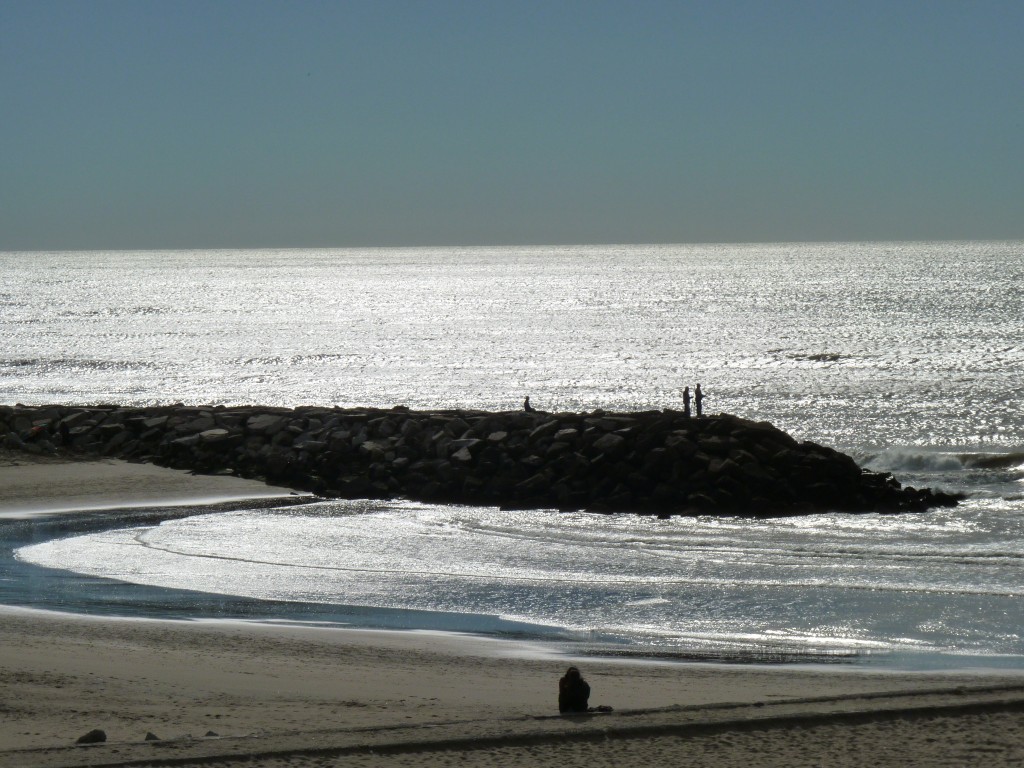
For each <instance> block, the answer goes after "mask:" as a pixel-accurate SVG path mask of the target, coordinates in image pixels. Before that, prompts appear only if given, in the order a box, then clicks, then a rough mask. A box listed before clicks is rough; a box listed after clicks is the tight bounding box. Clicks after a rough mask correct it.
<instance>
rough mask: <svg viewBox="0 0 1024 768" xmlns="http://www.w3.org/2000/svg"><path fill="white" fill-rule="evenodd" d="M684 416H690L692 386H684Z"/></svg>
mask: <svg viewBox="0 0 1024 768" xmlns="http://www.w3.org/2000/svg"><path fill="white" fill-rule="evenodd" d="M683 416H685V417H686V418H690V388H689V387H684V388H683Z"/></svg>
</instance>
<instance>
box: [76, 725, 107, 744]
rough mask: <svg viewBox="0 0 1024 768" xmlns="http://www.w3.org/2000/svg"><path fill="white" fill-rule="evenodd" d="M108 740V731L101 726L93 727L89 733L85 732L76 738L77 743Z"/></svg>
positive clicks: (94, 742) (100, 742)
mask: <svg viewBox="0 0 1024 768" xmlns="http://www.w3.org/2000/svg"><path fill="white" fill-rule="evenodd" d="M106 740H107V733H106V731H103V730H101V729H99V728H93V729H92V730H91V731H89V732H88V733H84V734H82V735H81V736H79V737H78V738H77V739H76V740H75V743H76V744H102V743H103V742H105V741H106Z"/></svg>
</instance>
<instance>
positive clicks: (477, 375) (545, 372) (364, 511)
mask: <svg viewBox="0 0 1024 768" xmlns="http://www.w3.org/2000/svg"><path fill="white" fill-rule="evenodd" d="M0 274H2V275H3V277H4V282H3V285H4V286H5V288H4V289H3V290H2V291H0V307H2V308H3V313H2V314H0V338H2V339H3V341H4V345H3V353H0V400H2V401H4V402H10V403H13V402H24V403H29V404H40V403H46V402H65V403H95V402H120V403H125V404H153V403H173V402H185V403H192V404H240V403H259V404H262V405H286V406H295V405H300V404H318V405H341V406H377V407H391V406H394V405H399V404H401V405H408V406H410V407H413V408H435V407H448V408H458V407H466V408H481V409H494V410H503V409H508V408H511V407H515V406H516V405H517V404H518V403H520V402H521V401H522V397H523V396H525V395H526V394H530V395H531V396H532V400H533V402H534V403H535V404H536V405H538V406H539V407H541V408H543V409H548V410H590V409H593V408H596V407H601V408H605V409H608V410H624V411H629V410H647V409H654V408H662V407H673V408H678V407H680V405H681V403H680V400H679V397H680V391H681V389H682V387H683V386H685V385H690V386H691V387H692V386H693V384H695V383H696V382H697V381H700V382H702V383H703V384H704V388H705V390H706V391H707V393H708V395H709V399H708V401H707V402H706V403H705V406H706V407H707V408H708V409H709V410H710V411H713V412H718V411H724V412H729V413H734V414H736V415H739V416H742V417H746V418H752V419H757V420H760V419H765V420H768V421H771V422H772V423H774V424H776V425H777V426H779V427H781V428H783V429H785V430H787V431H789V432H791V433H792V434H794V435H795V436H796V437H798V438H799V439H811V440H814V441H815V442H819V443H823V444H826V445H830V446H832V447H835V448H838V449H840V450H843V451H845V452H847V453H850V454H851V455H852V456H853V457H854V458H855V459H857V460H858V461H859V462H860V463H861V464H862V466H866V467H869V468H872V469H876V470H879V471H890V472H893V473H894V474H895V475H896V477H897V478H898V479H899V480H900V481H901V482H903V483H904V484H909V485H916V486H930V487H935V488H939V489H942V490H947V491H954V492H959V493H964V494H965V495H966V496H967V499H966V501H965V503H964V504H962V505H961V506H960V507H958V508H956V509H954V510H935V511H933V512H929V513H927V514H924V515H906V516H901V517H884V516H872V515H864V516H846V515H838V514H834V515H818V516H813V517H805V518H794V519H791V520H781V521H774V520H772V521H769V520H757V519H752V520H732V519H729V518H720V519H710V518H698V519H675V520H669V521H658V520H654V519H651V518H640V517H633V516H629V515H627V516H622V517H610V518H606V517H600V516H581V515H560V514H556V513H547V512H535V513H532V514H530V513H522V512H515V513H512V512H503V511H501V510H497V509H468V508H460V507H447V506H431V505H415V504H406V503H394V504H368V503H363V504H360V503H341V502H331V503H324V504H318V505H313V506H303V507H296V508H290V509H287V510H284V511H268V510H266V509H252V510H247V509H244V508H242V509H234V510H233V511H230V512H221V513H217V514H203V513H202V511H201V510H200V511H198V512H199V513H198V514H194V515H191V516H189V517H176V516H174V515H171V516H169V517H168V518H167V519H165V520H163V522H162V523H161V522H160V521H159V519H158V518H152V519H151V521H150V522H148V523H146V524H144V525H141V526H140V525H137V524H136V523H134V522H132V521H130V520H128V519H126V518H117V517H115V518H109V519H107V520H105V521H103V522H102V523H101V524H98V525H97V527H96V528H94V529H89V530H81V531H74V530H67V531H63V532H60V533H56V534H55V533H54V532H53V530H52V529H46V530H48V532H47V533H46V534H45V536H44V535H42V534H39V536H40V538H37V539H35V540H34V541H28V540H25V541H22V542H21V543H20V544H19V545H18V548H19V555H18V556H19V558H21V559H20V560H18V561H17V563H16V564H13V565H10V566H9V567H10V568H12V569H13V570H12V571H10V573H11V574H13V575H9V576H5V577H4V578H8V579H12V580H13V581H8V582H6V583H7V584H8V585H10V584H14V587H13V589H14V590H15V592H17V591H18V590H21V589H22V588H23V587H24V584H23V583H21V581H23V580H29V581H32V580H35V581H36V582H38V583H42V582H44V581H46V579H50V578H51V577H52V579H53V581H51V582H49V583H50V585H51V586H50V587H48V588H47V590H49V589H50V588H51V587H52V588H53V589H55V590H57V591H56V592H55V593H54V594H61V595H63V597H61V598H58V599H57V603H58V605H57V606H56V607H60V604H59V603H60V601H61V600H63V601H64V605H66V606H69V607H70V606H78V607H77V608H74V609H76V610H78V609H81V610H91V611H107V612H116V611H124V612H126V613H129V614H131V613H136V614H143V613H145V612H146V611H150V610H152V611H154V612H155V613H157V614H159V613H160V612H161V611H171V612H172V613H174V612H180V615H186V614H188V612H189V611H190V610H191V611H194V612H195V613H196V615H223V614H225V613H226V614H231V615H239V616H245V615H246V612H250V613H249V614H248V615H254V614H253V613H252V612H255V614H258V615H259V616H260V617H261V618H266V619H268V620H273V619H276V618H286V619H287V618H296V617H298V618H300V619H302V618H308V617H309V616H316V617H318V618H315V619H312V620H317V621H320V620H325V621H334V620H335V619H337V620H338V621H340V623H348V624H350V625H363V626H409V627H416V626H434V625H435V624H437V623H440V624H443V625H444V628H449V629H456V630H462V631H473V632H485V633H486V632H491V633H496V634H502V633H511V634H513V635H515V634H524V635H528V636H530V637H537V638H540V639H549V640H552V641H555V642H569V643H571V644H573V645H574V646H576V647H593V648H604V649H605V650H606V651H615V652H621V653H634V652H637V653H641V654H647V655H650V656H658V655H662V654H667V655H670V656H674V657H694V658H710V659H722V660H730V661H731V660H750V659H761V660H772V659H777V660H787V661H792V660H794V659H797V660H809V659H820V660H827V661H832V660H841V661H847V660H853V661H867V662H868V663H872V664H875V663H878V664H895V663H898V664H911V665H913V666H927V665H929V664H940V665H941V664H946V663H947V660H953V662H956V661H958V660H959V661H965V660H968V659H974V658H975V657H976V658H978V659H982V660H983V662H984V663H987V664H989V665H995V666H1014V665H1018V664H1019V660H1020V659H1021V658H1024V640H1022V627H1021V624H1020V620H1019V617H1020V616H1021V615H1022V610H1021V609H1022V607H1024V603H1022V601H1024V549H1022V546H1024V545H1022V544H1021V542H1022V541H1024V536H1022V533H1024V531H1022V527H1024V416H1022V414H1021V411H1020V409H1019V403H1020V402H1021V400H1022V397H1024V383H1022V381H1021V379H1020V376H1019V371H1020V370H1021V367H1022V364H1024V292H1022V291H1020V289H1019V286H1020V285H1021V282H1022V280H1024V243H1021V242H1002V243H848V244H773V245H738V246H728V245H720V246H629V247H597V246H594V247H561V248H481V249H473V248H469V249H365V250H348V251H258V252H240V251H239V252H200V251H189V252H173V253H159V254H156V253H62V254H61V253H58V254H30V255H24V254H0ZM186 275H187V276H188V278H187V279H186V277H185V276H186ZM35 530H36V531H37V533H38V532H39V531H42V530H44V529H43V528H37V529H35ZM4 535H6V534H4ZM34 535H36V534H30V536H34ZM54 538H55V540H51V539H54ZM23 545H24V546H23ZM29 561H32V562H34V563H36V564H35V565H32V564H30V562H29ZM46 569H53V570H46ZM44 574H46V576H45V578H44ZM129 582H130V583H129ZM58 583H60V584H62V585H63V586H61V587H60V588H59V590H58V589H57V587H56V586H55V585H57V584H58ZM85 585H88V594H89V595H90V597H88V598H84V597H82V595H83V594H84V592H83V590H85V589H86V586H85ZM43 591H46V590H43ZM7 594H12V593H11V592H7ZM37 594H41V592H39V591H37ZM190 605H191V606H192V607H191V608H189V607H188V606H190ZM168 606H176V607H171V608H169V607H168ZM218 612H220V613H218ZM332 612H333V614H332ZM331 615H333V616H335V619H332V618H329V617H330V616H331ZM324 617H328V618H324ZM338 617H340V618H338ZM389 622H390V623H389ZM907 659H909V660H910V661H907ZM985 660H987V662H986V661H985ZM971 663H974V662H973V661H972V662H971ZM979 663H980V662H979Z"/></svg>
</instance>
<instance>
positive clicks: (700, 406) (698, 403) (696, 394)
mask: <svg viewBox="0 0 1024 768" xmlns="http://www.w3.org/2000/svg"><path fill="white" fill-rule="evenodd" d="M693 404H694V406H695V407H696V408H697V418H698V419H699V418H700V417H701V416H703V415H704V393H703V392H701V391H700V384H698V385H697V388H696V389H695V390H693Z"/></svg>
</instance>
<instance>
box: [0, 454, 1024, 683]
mask: <svg viewBox="0 0 1024 768" xmlns="http://www.w3.org/2000/svg"><path fill="white" fill-rule="evenodd" d="M58 469H59V473H60V475H59V477H57V476H56V475H55V472H57V471H58ZM28 493H33V494H35V496H34V497H33V504H32V505H26V503H25V500H26V497H27V494H28ZM125 497H127V498H125ZM316 501H318V499H317V497H315V496H312V495H311V494H308V493H301V492H297V491H294V490H292V489H289V488H283V487H275V486H269V485H266V484H264V483H263V482H262V481H258V480H249V479H242V478H238V477H234V476H229V475H202V474H192V473H190V472H188V471H187V470H176V469H170V468H165V467H159V466H156V465H152V464H141V463H133V462H126V461H123V460H120V459H111V458H91V459H90V458H83V457H53V456H40V455H36V454H21V453H19V452H12V451H0V527H5V526H8V535H7V537H6V541H0V544H4V543H6V544H9V545H10V546H11V547H12V548H14V549H16V548H18V547H20V546H23V545H25V544H29V543H39V542H40V541H41V539H40V534H42V535H43V537H44V538H46V539H50V538H60V537H64V536H68V535H79V534H83V533H93V532H99V531H103V530H106V529H112V528H123V527H134V526H138V525H156V524H159V523H160V522H163V521H165V520H172V519H176V518H178V517H187V516H191V515H205V514H211V513H216V512H220V511H231V510H234V509H248V508H253V507H262V506H266V507H277V506H281V505H285V506H290V505H298V504H304V503H313V502H316ZM72 504H81V505H83V506H81V507H80V508H72V506H71V505H72ZM11 525H14V526H16V528H14V529H11V528H9V526H11ZM18 528H20V530H21V534H22V535H21V536H19V535H18V533H17V532H15V533H13V534H12V530H13V531H17V530H18ZM48 529H52V530H48ZM64 573H65V572H63V571H59V570H58V571H55V570H53V569H51V568H47V567H44V566H37V565H34V564H32V563H29V562H25V561H21V560H17V559H11V558H10V557H7V558H6V559H5V558H4V557H3V556H2V555H0V608H2V607H3V604H7V605H11V606H13V607H24V608H37V609H40V610H43V611H56V612H58V613H62V614H68V615H77V614H81V615H84V616H99V617H108V618H126V619H131V618H140V619H145V620H159V619H166V620H170V621H193V620H194V621H228V622H232V621H234V622H240V623H266V624H268V625H290V626H294V627H298V628H302V627H313V626H319V627H329V628H333V629H337V630H356V631H364V630H365V631H375V630H379V631H399V632H405V631H428V632H437V633H445V634H451V635H473V636H478V637H481V638H488V639H493V640H495V641H499V642H505V641H507V642H512V643H527V644H530V645H532V646H533V647H535V648H536V651H535V654H536V655H538V656H543V657H575V658H579V659H586V660H588V661H598V662H600V661H605V660H610V661H613V662H622V663H636V662H639V663H643V662H653V663H666V664H679V663H685V664H711V665H723V666H751V667H759V666H764V667H779V666H787V667H797V666H799V667H806V668H811V669H816V668H821V669H833V668H834V669H846V668H862V669H866V670H869V671H877V672H896V673H899V672H938V673H941V672H951V673H958V672H961V671H964V670H974V671H978V670H985V671H986V672H987V671H989V670H991V671H992V672H993V673H995V674H1007V675H1014V674H1017V673H1021V674H1024V659H1020V658H1018V657H1015V656H1008V657H1007V656H1001V655H985V654H957V653H938V652H930V651H920V652H918V651H914V650H892V649H882V650H877V649H876V650H869V649H865V650H863V651H858V650H851V649H847V650H844V651H842V652H835V653H830V652H827V651H821V650H819V651H813V652H812V651H808V650H801V649H800V648H791V647H788V646H784V645H780V646H778V647H774V646H772V647H768V646H766V647H764V648H760V649H757V648H735V649H728V648H711V649H698V648H680V649H673V650H658V649H655V648H648V647H646V646H634V645H630V644H628V643H627V644H624V645H623V644H619V643H617V642H614V641H612V640H607V639H606V640H604V641H602V640H600V639H589V640H588V639H584V638H580V637H572V636H570V634H566V633H564V632H558V631H556V630H555V629H554V628H550V627H545V626H543V625H539V624H530V623H524V622H522V621H518V620H513V619H506V618H503V617H501V616H498V615H479V616H477V615H474V614H460V613H446V612H442V611H429V610H414V609H385V608H369V607H364V606H359V605H341V604H337V605H336V604H320V603H296V602H292V601H276V600H260V599H256V598H250V597H244V596H235V595H229V594H221V593H213V592H210V593H208V592H194V591H191V590H184V589H176V588H173V587H167V586H148V585H145V584H137V583H133V582H121V581H117V580H112V579H109V578H104V577H100V576H91V575H86V574H76V575H75V577H74V578H67V577H66V576H64ZM22 582H24V583H27V584H29V585H30V590H19V589H18V584H19V583H22ZM467 617H468V618H467Z"/></svg>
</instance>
